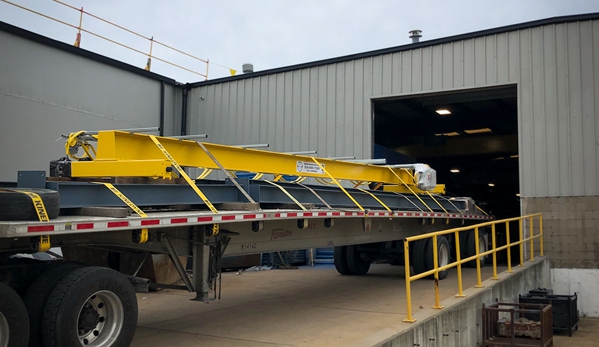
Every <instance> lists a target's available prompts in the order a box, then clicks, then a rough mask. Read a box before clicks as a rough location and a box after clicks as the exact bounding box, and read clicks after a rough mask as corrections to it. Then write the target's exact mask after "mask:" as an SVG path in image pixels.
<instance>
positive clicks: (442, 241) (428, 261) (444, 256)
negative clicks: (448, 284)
mask: <svg viewBox="0 0 599 347" xmlns="http://www.w3.org/2000/svg"><path fill="white" fill-rule="evenodd" d="M449 252H450V247H449V241H448V240H447V237H445V236H442V235H441V236H437V256H438V259H437V262H438V264H439V265H438V266H439V267H441V266H445V265H447V264H449V263H450V262H451V261H450V256H449V254H450V253H449ZM425 253H426V258H425V266H426V271H429V270H432V269H434V268H435V261H434V254H433V241H432V240H429V242H428V245H427V247H426V252H425ZM448 274H449V270H444V271H440V272H439V279H440V280H444V279H446V278H447V275H448ZM427 278H429V279H432V280H434V279H435V275H430V276H428V277H427Z"/></svg>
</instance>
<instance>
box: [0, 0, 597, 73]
mask: <svg viewBox="0 0 599 347" xmlns="http://www.w3.org/2000/svg"><path fill="white" fill-rule="evenodd" d="M9 1H10V2H14V3H17V4H19V5H22V6H25V7H28V8H30V9H33V10H36V11H39V12H42V13H44V14H46V15H48V16H52V17H55V18H58V19H60V20H63V21H66V22H68V23H71V24H73V25H78V22H79V12H78V11H75V10H73V9H69V8H67V7H65V6H63V5H61V4H58V3H56V2H54V1H52V0H9ZM64 2H66V3H68V4H70V5H73V6H75V7H81V6H83V7H84V10H85V11H87V12H90V13H92V14H94V15H97V16H99V17H102V18H104V19H107V20H109V21H111V22H114V23H116V24H119V25H121V26H124V27H126V28H128V29H130V30H133V31H135V32H138V33H140V34H142V35H144V36H148V37H150V36H153V37H154V38H155V39H156V40H158V41H160V42H163V43H166V44H168V45H170V46H173V47H175V48H177V49H180V50H182V51H185V52H187V53H189V54H192V55H194V56H197V57H199V58H202V59H205V60H207V59H209V60H210V62H212V63H215V64H219V65H222V66H225V67H227V68H233V69H236V70H238V73H241V65H242V64H243V63H245V62H251V63H253V64H254V69H255V70H256V71H257V70H266V69H271V68H276V67H282V66H289V65H293V64H300V63H305V62H310V61H315V60H320V59H327V58H333V57H338V56H343V55H348V54H354V53H361V52H366V51H370V50H375V49H382V48H388V47H393V46H399V45H404V44H408V43H410V39H409V38H408V31H409V30H412V29H420V30H422V31H423V38H422V40H423V41H424V40H430V39H437V38H441V37H446V36H451V35H457V34H463V33H469V32H473V31H478V30H483V29H489V28H495V27H499V26H504V25H510V24H516V23H521V22H526V21H531V20H536V19H543V18H549V17H555V16H563V15H571V14H580V13H590V12H599V1H598V0H494V1H493V0H478V1H475V0H459V1H457V0H456V1H452V0H421V1H417V0H416V1H405V0H403V1H400V0H395V1H393V0H370V1H367V0H361V1H359V0H345V1H343V0H305V1H302V0H296V1H284V0H254V1H251V0H245V1H242V0H220V1H199V0H196V1H194V0H171V1H166V0H162V1H161V0H120V1H117V0H64ZM0 20H1V21H4V22H7V23H10V24H13V25H16V26H19V27H22V28H24V29H27V30H31V31H34V32H37V33H40V34H42V35H45V36H49V37H51V38H53V39H56V40H59V41H64V42H67V43H70V44H72V43H73V42H74V41H75V37H76V29H74V28H70V27H67V26H65V25H63V24H59V23H56V22H54V21H51V20H49V19H46V18H43V17H41V16H39V15H36V14H32V13H29V12H27V11H25V10H22V9H20V8H16V7H14V6H11V5H9V4H7V3H5V2H0ZM83 28H85V29H88V30H91V31H93V32H96V33H98V34H100V35H104V36H107V37H109V38H110V39H113V40H115V41H118V42H121V43H123V44H126V45H129V46H132V47H134V48H135V49H138V50H140V51H143V52H148V51H149V45H150V44H149V42H148V41H146V40H144V39H142V38H139V37H137V36H135V35H132V34H130V33H127V32H125V31H122V30H120V29H117V28H114V27H111V26H110V25H108V24H105V23H102V22H100V21H98V20H97V19H94V18H91V17H84V20H83ZM81 47H82V48H84V49H88V50H91V51H94V52H97V53H100V54H103V55H106V56H109V57H112V58H114V59H118V60H121V61H125V62H127V63H129V64H131V65H135V66H139V67H142V68H143V67H144V66H145V63H146V59H147V58H146V57H144V56H143V55H142V54H139V53H136V52H133V51H130V50H128V49H125V48H122V47H119V46H118V45H115V44H113V43H110V42H107V41H103V40H101V39H98V38H95V37H93V36H91V35H89V34H86V33H83V36H82V42H81ZM0 49H1V48H0ZM153 52H154V54H155V55H156V56H157V57H159V58H163V59H166V60H168V61H171V62H173V63H175V64H179V65H182V66H185V67H187V68H189V69H191V70H194V71H197V72H201V73H205V72H206V64H204V63H202V62H199V61H196V60H193V59H191V58H187V57H185V56H183V55H181V54H178V53H175V52H172V51H168V50H166V49H164V48H161V47H159V46H156V45H154V50H153ZM215 64H210V68H209V76H208V77H209V78H210V79H215V78H218V77H224V76H228V75H229V70H228V69H227V68H223V67H220V66H217V65H215ZM152 71H154V72H156V73H159V74H163V75H166V76H168V77H171V78H174V79H176V80H178V81H180V82H194V81H199V80H203V79H204V78H203V77H201V76H198V75H195V74H193V73H191V72H186V71H184V70H180V69H177V68H173V67H170V66H168V65H166V64H164V63H162V62H159V61H156V60H153V62H152Z"/></svg>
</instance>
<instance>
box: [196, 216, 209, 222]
mask: <svg viewBox="0 0 599 347" xmlns="http://www.w3.org/2000/svg"><path fill="white" fill-rule="evenodd" d="M198 222H212V217H198Z"/></svg>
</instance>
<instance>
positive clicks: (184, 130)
mask: <svg viewBox="0 0 599 347" xmlns="http://www.w3.org/2000/svg"><path fill="white" fill-rule="evenodd" d="M188 92H189V84H188V83H186V84H185V86H183V98H182V105H181V136H184V135H187V94H188Z"/></svg>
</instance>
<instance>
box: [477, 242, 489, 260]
mask: <svg viewBox="0 0 599 347" xmlns="http://www.w3.org/2000/svg"><path fill="white" fill-rule="evenodd" d="M478 250H479V253H484V252H486V251H487V244H486V243H485V239H484V238H482V237H479V238H478ZM485 260H487V256H486V255H483V256H482V257H480V261H481V263H482V262H484V261H485Z"/></svg>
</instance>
